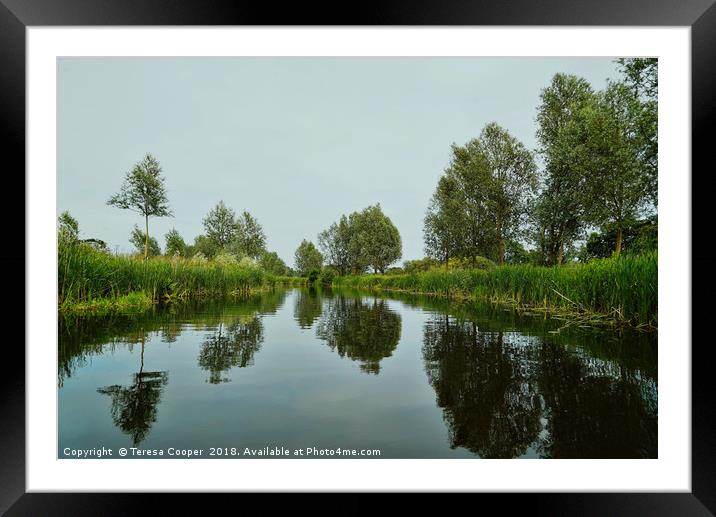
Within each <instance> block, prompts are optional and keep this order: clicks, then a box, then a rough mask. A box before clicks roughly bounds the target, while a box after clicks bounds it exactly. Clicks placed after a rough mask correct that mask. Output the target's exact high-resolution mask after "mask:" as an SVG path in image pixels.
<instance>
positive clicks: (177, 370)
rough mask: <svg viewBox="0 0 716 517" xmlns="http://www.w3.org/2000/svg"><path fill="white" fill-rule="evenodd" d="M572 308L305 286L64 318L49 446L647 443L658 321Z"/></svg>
mask: <svg viewBox="0 0 716 517" xmlns="http://www.w3.org/2000/svg"><path fill="white" fill-rule="evenodd" d="M564 324H565V322H563V321H558V320H554V319H549V318H548V319H545V318H544V317H543V316H540V315H529V314H518V313H515V312H514V311H511V310H506V309H505V308H503V307H495V306H490V305H479V304H473V303H468V304H465V303H463V304H457V303H454V302H448V301H445V300H439V299H435V298H428V297H417V296H402V295H401V296H391V297H388V298H386V297H379V296H375V295H369V294H366V293H357V292H350V291H337V290H333V291H315V290H312V291H309V290H299V289H296V290H290V291H279V292H273V293H268V294H263V295H260V296H254V297H251V298H249V299H245V300H239V301H237V300H232V301H225V302H221V303H216V302H214V303H210V304H201V305H182V306H171V307H165V308H162V309H156V310H154V311H153V312H151V313H148V314H144V315H141V316H114V317H108V318H91V319H74V318H73V319H66V318H62V317H61V318H60V328H59V336H60V338H59V363H58V384H59V449H58V450H59V456H60V457H71V456H74V455H76V454H77V452H76V451H77V450H85V451H95V450H97V449H102V448H105V449H104V450H105V451H106V450H107V449H110V450H111V451H112V455H111V456H109V457H117V455H118V452H117V451H118V450H119V448H122V447H124V448H127V449H130V454H129V457H132V455H131V448H132V447H134V448H136V449H137V450H139V449H141V450H149V451H153V452H154V453H155V454H159V453H160V452H162V453H163V454H164V455H163V457H164V458H166V457H177V456H170V454H177V451H181V450H201V452H200V453H199V456H201V457H213V456H211V455H212V453H214V454H219V453H220V457H241V458H245V457H253V456H252V453H256V454H258V453H263V454H267V453H268V456H264V457H276V456H271V453H272V452H273V453H274V454H277V453H278V454H280V456H278V457H284V458H285V457H300V456H299V455H298V452H297V449H303V451H304V452H303V454H304V457H306V456H305V455H308V456H309V457H333V458H340V457H346V456H345V455H344V454H343V453H344V452H346V451H350V454H354V453H353V451H354V450H355V451H356V452H355V454H358V455H360V454H361V452H360V451H361V450H373V449H377V450H379V451H380V456H379V457H381V458H474V457H482V458H519V457H530V458H655V457H657V348H656V335H655V334H644V333H629V332H621V333H620V332H615V331H595V330H589V329H582V328H572V327H567V328H562V329H561V330H559V331H558V332H557V329H559V328H560V327H563V326H564ZM267 447H268V449H266V448H267ZM170 448H171V451H170ZM337 449H339V450H340V451H341V454H338V453H337V452H336V450H337ZM95 453H96V452H90V454H95ZM376 456H377V453H374V454H373V455H372V457H376ZM91 457H94V456H91ZM105 457H108V456H105ZM134 457H136V456H134ZM181 457H186V456H181ZM257 457H260V456H257ZM358 457H360V456H358Z"/></svg>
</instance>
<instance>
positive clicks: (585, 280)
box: [58, 59, 658, 329]
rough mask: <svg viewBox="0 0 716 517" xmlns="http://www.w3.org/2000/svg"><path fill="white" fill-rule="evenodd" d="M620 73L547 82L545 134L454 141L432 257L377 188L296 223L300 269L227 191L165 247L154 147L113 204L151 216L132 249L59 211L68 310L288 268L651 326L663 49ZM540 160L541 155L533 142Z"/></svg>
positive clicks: (214, 292)
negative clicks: (191, 232) (529, 143)
mask: <svg viewBox="0 0 716 517" xmlns="http://www.w3.org/2000/svg"><path fill="white" fill-rule="evenodd" d="M618 62H619V65H620V67H621V71H622V72H623V75H624V79H623V80H622V81H618V82H610V83H609V84H608V86H607V87H606V88H605V89H604V90H603V91H594V90H593V89H592V87H591V86H590V85H589V83H587V82H586V81H585V80H584V79H581V78H579V77H576V76H572V75H566V74H556V75H555V76H554V78H553V79H552V81H551V83H550V85H549V86H547V87H546V88H544V89H543V90H542V92H541V95H540V99H541V104H540V106H539V107H538V112H537V124H538V127H537V131H536V134H537V140H538V143H539V147H538V149H536V150H535V151H534V152H533V151H530V150H528V149H527V148H526V147H525V146H524V145H523V144H522V143H521V142H520V141H519V140H517V139H516V138H515V137H514V136H512V135H511V134H510V133H509V132H508V131H507V130H505V129H504V128H502V127H500V126H499V125H498V124H496V123H494V122H493V123H489V124H487V125H486V126H485V127H484V128H483V130H482V131H481V132H480V134H479V136H478V137H477V138H475V139H472V140H470V141H468V142H467V143H465V144H464V145H456V144H453V146H452V148H451V156H450V162H449V164H448V165H447V167H446V169H445V171H444V174H443V175H442V176H441V177H440V178H439V180H438V182H437V186H436V189H435V191H434V193H433V196H432V198H431V199H430V202H429V204H428V206H427V210H426V213H425V218H424V220H423V231H424V241H425V253H426V257H425V258H423V259H420V260H415V261H408V262H405V263H404V265H403V267H394V266H393V265H394V264H395V263H396V262H397V261H398V260H399V259H400V258H401V256H402V242H401V237H400V234H399V232H398V229H397V228H396V226H395V225H394V224H393V222H392V221H391V220H390V218H389V217H388V216H387V215H386V214H385V213H384V212H383V208H382V207H381V205H380V204H375V205H373V206H369V207H367V208H365V209H364V210H362V211H357V212H353V213H351V214H348V215H342V216H341V217H340V218H339V219H338V220H337V221H336V222H334V223H333V224H331V225H330V226H329V227H328V228H327V229H326V230H324V231H322V232H320V233H319V234H318V236H317V244H318V245H317V246H316V245H314V243H313V242H311V241H310V240H307V239H302V240H301V243H300V245H299V246H298V248H297V249H296V253H295V256H294V264H295V269H294V268H291V267H289V266H288V265H287V264H286V263H285V262H284V261H283V260H282V259H281V258H280V257H279V256H278V254H277V253H276V252H273V251H269V250H268V249H267V246H266V242H267V241H266V236H265V234H264V231H263V228H262V227H261V225H260V224H259V222H258V221H257V219H256V218H255V217H254V216H253V215H252V214H250V213H249V212H248V211H246V210H243V211H241V212H240V213H239V214H238V215H237V212H235V211H234V210H233V209H232V208H230V207H229V206H227V205H225V204H224V202H223V201H220V202H219V203H218V204H217V205H216V206H215V207H214V208H213V209H212V210H211V211H210V212H209V213H208V214H207V216H206V217H205V218H204V220H203V226H204V230H205V231H204V233H203V234H202V235H199V236H197V237H196V238H195V239H194V242H193V243H192V244H190V243H187V242H185V241H184V239H183V238H182V236H181V235H180V234H179V232H178V231H177V230H176V229H172V230H171V231H170V232H169V233H167V234H166V236H165V241H166V243H165V251H164V255H162V250H161V248H160V246H159V243H158V242H157V240H156V239H155V238H154V237H151V236H150V235H149V218H150V217H171V216H172V213H173V212H172V210H171V209H170V206H169V202H168V199H167V192H166V189H165V187H164V179H163V177H162V176H161V175H160V173H161V170H162V169H161V166H160V164H159V162H158V160H157V159H156V158H154V157H153V156H151V155H149V154H148V155H147V156H145V157H144V158H143V159H142V160H141V161H140V162H138V163H137V164H136V165H135V166H134V168H133V169H132V170H131V171H130V172H129V173H127V175H126V177H125V180H124V183H123V184H122V186H121V189H120V191H119V193H117V194H115V195H113V196H111V197H110V198H109V200H108V201H107V204H108V205H110V206H114V207H117V208H120V209H125V210H131V211H134V212H136V213H138V214H139V215H141V216H142V218H143V223H144V229H143V230H142V229H140V228H139V227H136V226H135V227H134V229H133V231H132V232H131V236H130V242H131V243H132V244H133V245H134V247H135V248H136V253H135V254H134V255H117V254H112V253H110V252H109V251H108V250H107V249H106V245H105V244H104V243H103V242H102V241H101V240H99V239H84V240H83V239H80V238H79V224H78V222H77V221H76V220H75V219H74V218H73V217H72V216H71V215H70V214H69V213H68V212H64V213H63V214H62V215H61V216H60V218H59V230H58V232H59V235H58V237H59V238H58V241H59V246H58V305H59V308H60V310H63V311H65V312H84V313H90V314H95V313H106V312H112V311H126V310H135V311H137V310H139V311H141V310H144V309H146V308H147V307H149V306H151V305H152V304H154V303H157V302H167V301H180V300H188V299H192V298H211V297H222V296H227V295H241V296H245V295H247V294H249V293H251V292H253V291H258V290H270V289H273V288H275V287H276V286H278V285H281V284H290V285H303V284H323V285H336V286H344V287H354V288H361V289H370V290H374V291H375V290H381V291H396V292H398V291H406V292H413V293H422V294H432V295H437V296H444V297H450V298H475V299H477V298H480V299H486V300H490V301H493V302H501V303H507V304H511V305H515V306H519V307H523V308H530V310H544V311H552V312H558V313H560V315H561V317H565V318H567V319H569V320H571V321H573V322H575V323H578V324H580V325H593V324H600V323H624V324H630V325H633V326H636V327H638V328H640V329H654V328H656V326H657V324H658V318H657V306H658V304H657V264H658V257H657V252H656V248H657V229H658V220H657V215H656V208H657V205H656V204H657V178H658V173H657V169H656V165H657V160H656V156H657V154H656V151H657V134H656V128H657V125H656V121H657V118H656V98H657V62H656V60H653V59H623V60H618ZM537 155H539V156H540V157H541V158H542V160H541V162H540V163H542V164H543V165H542V166H541V167H538V160H536V156H537Z"/></svg>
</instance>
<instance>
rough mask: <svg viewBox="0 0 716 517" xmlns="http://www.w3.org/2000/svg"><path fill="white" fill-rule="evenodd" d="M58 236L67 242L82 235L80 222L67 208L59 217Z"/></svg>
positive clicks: (73, 240) (75, 239)
mask: <svg viewBox="0 0 716 517" xmlns="http://www.w3.org/2000/svg"><path fill="white" fill-rule="evenodd" d="M57 223H58V227H57V238H58V239H59V240H61V241H65V242H75V241H77V240H78V239H79V237H80V224H79V223H78V222H77V219H75V218H74V217H72V216H71V215H70V213H69V212H68V211H67V210H65V211H64V212H62V213H61V214H60V217H58V218H57Z"/></svg>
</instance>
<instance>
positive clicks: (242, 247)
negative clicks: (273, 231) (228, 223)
mask: <svg viewBox="0 0 716 517" xmlns="http://www.w3.org/2000/svg"><path fill="white" fill-rule="evenodd" d="M234 227H235V230H234V235H233V238H232V241H231V243H230V248H231V250H232V252H233V253H234V254H236V255H239V256H246V257H251V258H252V259H255V260H258V259H260V258H261V255H262V254H263V253H264V252H265V251H266V235H265V234H264V231H263V228H261V225H260V224H259V222H258V221H257V220H256V219H255V218H254V217H253V216H252V215H251V214H250V213H249V212H247V211H246V210H244V211H243V213H242V214H241V215H240V216H239V217H238V218H237V219H236V222H235V225H234Z"/></svg>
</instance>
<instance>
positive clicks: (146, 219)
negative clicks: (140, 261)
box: [144, 214, 149, 260]
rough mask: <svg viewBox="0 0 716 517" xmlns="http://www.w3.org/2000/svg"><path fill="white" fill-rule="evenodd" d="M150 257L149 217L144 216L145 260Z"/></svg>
mask: <svg viewBox="0 0 716 517" xmlns="http://www.w3.org/2000/svg"><path fill="white" fill-rule="evenodd" d="M148 257H149V216H148V215H147V214H145V215H144V260H147V258H148Z"/></svg>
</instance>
